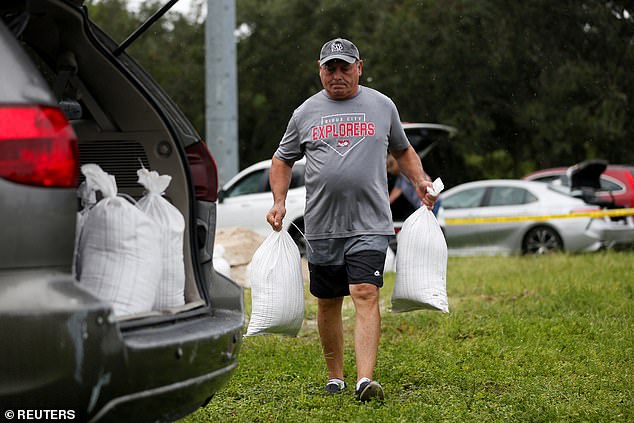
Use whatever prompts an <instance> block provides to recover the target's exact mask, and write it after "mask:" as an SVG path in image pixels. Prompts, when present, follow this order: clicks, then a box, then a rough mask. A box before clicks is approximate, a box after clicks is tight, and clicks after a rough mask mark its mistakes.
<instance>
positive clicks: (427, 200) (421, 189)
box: [416, 180, 438, 210]
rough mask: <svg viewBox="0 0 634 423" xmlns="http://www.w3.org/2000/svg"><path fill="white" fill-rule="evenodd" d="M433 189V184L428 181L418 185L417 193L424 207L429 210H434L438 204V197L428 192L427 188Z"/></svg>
mask: <svg viewBox="0 0 634 423" xmlns="http://www.w3.org/2000/svg"><path fill="white" fill-rule="evenodd" d="M428 187H429V188H431V187H432V182H431V181H428V180H424V181H422V182H419V183H417V184H416V193H417V194H418V197H420V199H421V200H423V205H424V206H425V207H427V208H428V209H429V210H433V208H434V204H436V200H437V199H438V196H436V195H431V194H430V193H429V192H427V188H428Z"/></svg>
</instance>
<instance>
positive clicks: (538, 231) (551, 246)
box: [522, 226, 564, 255]
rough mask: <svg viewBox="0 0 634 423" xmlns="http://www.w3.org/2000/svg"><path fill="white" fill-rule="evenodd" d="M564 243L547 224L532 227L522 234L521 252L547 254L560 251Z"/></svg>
mask: <svg viewBox="0 0 634 423" xmlns="http://www.w3.org/2000/svg"><path fill="white" fill-rule="evenodd" d="M563 247H564V244H563V242H562V240H561V237H560V236H559V234H558V233H557V231H556V230H554V229H553V228H550V227H548V226H537V227H535V228H532V229H531V230H530V231H528V232H527V233H526V235H525V236H524V241H523V242H522V252H523V253H524V254H535V255H537V254H548V253H552V252H555V251H561V250H562V249H563Z"/></svg>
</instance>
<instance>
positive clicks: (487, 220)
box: [438, 180, 634, 255]
mask: <svg viewBox="0 0 634 423" xmlns="http://www.w3.org/2000/svg"><path fill="white" fill-rule="evenodd" d="M600 211H601V209H600V208H599V207H598V206H595V205H590V204H587V203H585V202H584V201H583V200H581V199H578V198H574V197H571V196H569V195H566V194H563V193H560V192H556V191H554V190H553V189H552V188H550V187H549V186H548V185H546V184H541V183H537V182H530V181H520V180H485V181H475V182H469V183H465V184H461V185H458V186H456V187H453V188H451V189H449V190H447V191H445V192H444V193H443V194H441V199H440V208H439V210H438V221H439V223H440V225H441V227H442V229H443V231H444V233H445V236H446V239H447V247H448V249H449V254H452V255H468V254H515V253H526V254H543V253H548V252H551V251H557V250H563V251H568V252H582V251H596V250H599V249H601V248H603V247H610V246H614V245H621V244H632V243H634V223H633V220H632V216H624V217H620V218H618V219H615V220H612V219H611V218H610V217H602V216H600V217H596V213H597V212H600Z"/></svg>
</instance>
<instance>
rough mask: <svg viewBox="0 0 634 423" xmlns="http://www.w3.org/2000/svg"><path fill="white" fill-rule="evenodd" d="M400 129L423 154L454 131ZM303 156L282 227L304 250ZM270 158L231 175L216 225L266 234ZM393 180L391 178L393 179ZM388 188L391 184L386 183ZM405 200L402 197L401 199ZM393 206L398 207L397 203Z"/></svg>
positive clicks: (222, 194)
mask: <svg viewBox="0 0 634 423" xmlns="http://www.w3.org/2000/svg"><path fill="white" fill-rule="evenodd" d="M403 129H404V130H405V134H406V135H407V137H408V139H409V140H410V143H411V144H412V146H413V147H414V149H415V150H416V151H417V152H418V153H419V154H420V155H421V157H425V156H426V155H427V154H429V153H430V152H431V151H433V149H434V148H435V147H437V146H438V145H439V144H442V143H445V142H446V141H447V140H448V139H449V138H451V137H453V136H454V135H455V134H456V132H457V131H456V129H455V128H452V127H451V126H447V125H440V124H433V123H411V122H407V123H403ZM305 165H306V161H305V159H302V160H298V161H297V162H296V163H295V164H294V166H293V172H292V176H291V184H290V188H289V191H288V196H287V198H286V217H285V218H284V229H286V230H288V232H289V233H290V234H291V236H292V237H293V239H294V240H295V242H296V243H297V244H298V246H299V248H300V251H302V252H303V251H304V249H305V248H306V247H305V240H304V238H303V236H302V235H301V232H303V231H304V208H305V206H306V188H305V187H304V168H305ZM270 168H271V160H264V161H261V162H257V163H255V164H253V165H251V166H249V167H247V168H245V169H244V170H242V171H241V172H239V173H238V174H237V175H235V176H234V177H233V178H231V179H230V180H229V181H228V182H227V183H226V184H225V185H224V186H223V187H222V189H221V190H220V192H219V194H218V195H219V198H218V209H217V213H218V219H217V222H218V223H217V228H228V227H235V226H240V227H244V228H247V229H250V230H253V231H255V232H257V233H259V234H260V235H262V236H266V235H268V234H269V233H271V226H270V225H269V224H268V223H267V222H266V218H265V216H266V213H267V212H268V211H269V210H270V208H271V206H272V205H273V196H272V194H271V187H270V185H269V170H270ZM392 183H393V181H392ZM389 188H391V186H389ZM403 200H404V201H406V200H405V199H403ZM395 207H397V208H398V207H400V206H399V204H396V205H395Z"/></svg>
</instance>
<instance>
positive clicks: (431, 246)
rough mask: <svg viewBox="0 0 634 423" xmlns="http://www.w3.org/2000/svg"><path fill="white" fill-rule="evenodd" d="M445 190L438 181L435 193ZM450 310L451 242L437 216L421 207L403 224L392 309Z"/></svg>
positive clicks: (435, 182) (399, 238)
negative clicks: (448, 271) (449, 253)
mask: <svg viewBox="0 0 634 423" xmlns="http://www.w3.org/2000/svg"><path fill="white" fill-rule="evenodd" d="M442 189H443V186H442V181H441V180H440V179H436V180H435V181H434V191H431V190H430V192H432V193H433V195H438V194H439V193H440V191H441V190H442ZM421 309H429V310H437V311H441V312H443V313H448V312H449V304H448V301H447V243H446V241H445V237H444V236H443V234H442V230H441V229H440V225H439V224H438V221H437V220H436V216H434V214H433V213H432V212H431V211H430V210H428V209H427V207H421V208H419V209H418V210H416V211H415V212H414V213H412V214H411V215H410V216H409V217H408V218H407V219H406V220H405V222H404V223H403V227H402V229H401V232H400V233H399V237H398V249H397V251H396V280H395V281H394V290H393V292H392V311H393V312H403V311H411V310H421Z"/></svg>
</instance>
